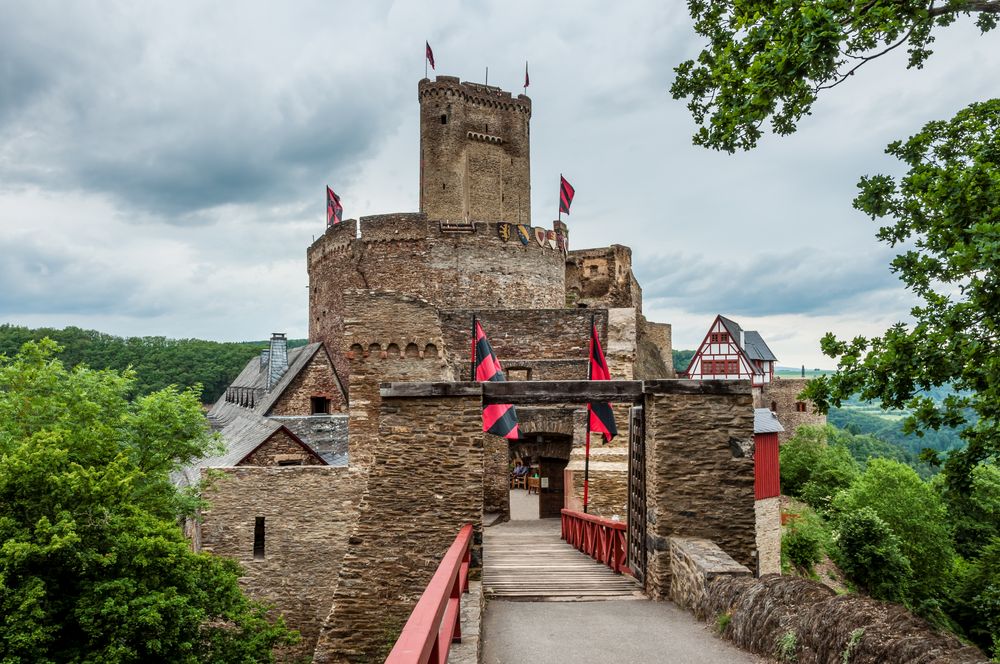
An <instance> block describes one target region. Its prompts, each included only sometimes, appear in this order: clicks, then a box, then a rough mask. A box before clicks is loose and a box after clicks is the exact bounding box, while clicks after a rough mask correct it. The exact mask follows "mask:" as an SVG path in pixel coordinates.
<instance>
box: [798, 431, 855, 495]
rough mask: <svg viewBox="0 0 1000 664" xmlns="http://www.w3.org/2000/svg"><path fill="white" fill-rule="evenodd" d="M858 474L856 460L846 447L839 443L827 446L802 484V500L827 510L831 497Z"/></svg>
mask: <svg viewBox="0 0 1000 664" xmlns="http://www.w3.org/2000/svg"><path fill="white" fill-rule="evenodd" d="M860 475H861V469H860V467H859V466H858V462H857V461H855V460H854V457H852V456H851V453H850V452H848V451H847V448H845V447H842V446H840V445H833V446H830V447H827V448H825V449H824V450H823V451H822V453H821V454H820V456H819V458H818V459H817V461H816V465H815V467H814V468H813V469H812V473H811V474H810V475H809V479H808V481H806V483H805V484H804V485H803V486H802V500H804V501H806V502H807V503H808V504H809V505H810V506H812V507H814V508H816V509H818V510H820V511H824V512H825V511H828V510H829V509H830V504H831V502H832V501H833V497H834V496H836V495H837V493H839V492H840V491H842V490H844V489H846V488H847V487H849V486H850V485H851V483H852V482H854V480H856V479H857V478H858V477H859V476H860Z"/></svg>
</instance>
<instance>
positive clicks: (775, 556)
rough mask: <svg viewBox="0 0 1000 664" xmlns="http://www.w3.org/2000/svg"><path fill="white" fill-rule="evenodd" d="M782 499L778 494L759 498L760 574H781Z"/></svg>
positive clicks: (757, 511) (757, 510) (758, 558)
mask: <svg viewBox="0 0 1000 664" xmlns="http://www.w3.org/2000/svg"><path fill="white" fill-rule="evenodd" d="M780 501H781V499H780V498H779V497H778V496H775V497H773V498H765V499H764V500H758V501H756V502H755V504H754V513H755V514H756V516H757V560H758V568H757V573H758V574H781V504H780Z"/></svg>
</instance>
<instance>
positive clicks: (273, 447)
mask: <svg viewBox="0 0 1000 664" xmlns="http://www.w3.org/2000/svg"><path fill="white" fill-rule="evenodd" d="M239 465H241V466H282V465H289V466H325V465H326V463H325V462H324V461H323V459H321V458H320V457H319V456H318V455H316V454H315V453H314V452H313V451H312V450H310V449H309V448H308V447H304V446H303V445H302V444H301V443H300V442H299V441H297V440H295V439H294V438H292V436H291V435H290V434H289V432H288V431H286V430H285V428H284V427H282V428H280V429H278V430H277V431H275V432H274V433H272V434H271V435H270V436H268V437H267V440H265V441H264V442H263V443H261V444H260V445H259V446H258V447H257V449H255V450H254V451H253V452H251V453H250V454H249V455H247V457H246V458H245V459H243V460H242V461H241V462H240V464H239Z"/></svg>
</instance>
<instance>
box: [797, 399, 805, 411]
mask: <svg viewBox="0 0 1000 664" xmlns="http://www.w3.org/2000/svg"><path fill="white" fill-rule="evenodd" d="M795 412H796V413H804V412H806V402H805V401H796V402H795Z"/></svg>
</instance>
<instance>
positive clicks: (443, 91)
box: [417, 76, 531, 118]
mask: <svg viewBox="0 0 1000 664" xmlns="http://www.w3.org/2000/svg"><path fill="white" fill-rule="evenodd" d="M417 97H418V99H419V100H420V101H421V102H423V101H424V100H425V99H427V98H442V99H446V98H449V97H451V98H453V99H461V100H462V101H464V102H465V103H468V104H471V105H474V106H479V107H482V108H498V109H503V110H506V111H517V112H519V113H524V114H525V115H527V116H528V117H529V118H530V117H531V98H530V97H528V96H527V95H517V97H515V96H513V95H512V94H511V93H510V92H507V91H506V90H501V89H500V88H498V87H495V86H492V85H484V84H482V83H471V82H469V81H460V80H459V78H458V77H457V76H438V77H437V78H436V79H435V80H433V81H432V80H430V79H428V78H425V79H423V80H421V81H420V83H419V84H418V85H417Z"/></svg>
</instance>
